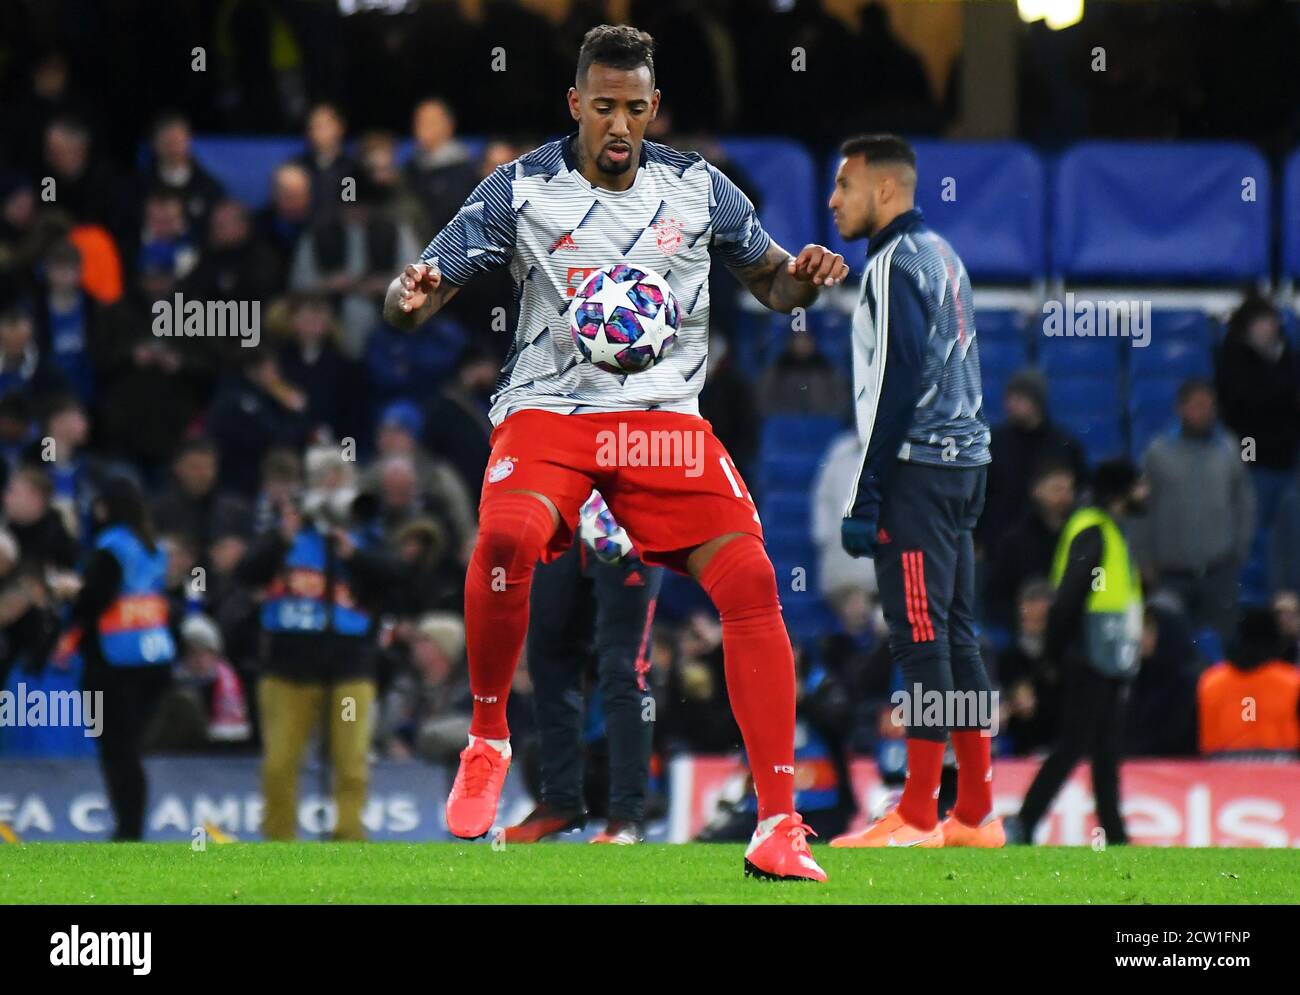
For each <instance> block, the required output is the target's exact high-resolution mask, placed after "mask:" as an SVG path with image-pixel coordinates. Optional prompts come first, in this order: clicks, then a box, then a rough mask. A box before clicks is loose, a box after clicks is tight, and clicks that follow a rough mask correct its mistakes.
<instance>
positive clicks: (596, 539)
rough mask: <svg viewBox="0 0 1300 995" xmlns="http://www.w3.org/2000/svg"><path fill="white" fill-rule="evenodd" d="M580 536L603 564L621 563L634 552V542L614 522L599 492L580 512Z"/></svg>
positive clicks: (592, 493)
mask: <svg viewBox="0 0 1300 995" xmlns="http://www.w3.org/2000/svg"><path fill="white" fill-rule="evenodd" d="M578 536H579V537H580V538H581V539H582V541H583V542H585V543H586V544H587V548H588V549H590V550H591V551H592V552H593V553H594V554H595V555H596V559H598V560H600V561H601V562H602V563H620V562H622V560H623V558H624V557H625V556H627V555H628V554H629V553H631V552H632V540H631V539H629V538H628V535H627V533H626V532H625V531H623V527H622V526H621V525H619V524H618V522H616V521H614V516H613V515H612V514H610V510H609V506H608V505H606V504H605V499H604V498H603V497H601V496H600V492H599V491H592V492H591V497H589V498H587V502H586V504H584V505H583V506H582V509H581V510H580V511H579V512H578Z"/></svg>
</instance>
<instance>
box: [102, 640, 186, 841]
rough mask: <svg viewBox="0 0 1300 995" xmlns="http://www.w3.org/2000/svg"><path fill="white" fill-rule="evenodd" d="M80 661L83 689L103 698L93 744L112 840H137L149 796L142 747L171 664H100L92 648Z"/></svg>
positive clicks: (142, 826) (167, 679)
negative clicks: (99, 730) (100, 724)
mask: <svg viewBox="0 0 1300 995" xmlns="http://www.w3.org/2000/svg"><path fill="white" fill-rule="evenodd" d="M85 659H86V669H85V671H84V677H83V684H84V687H85V688H86V690H88V691H102V692H103V695H104V698H103V709H102V712H101V714H102V715H103V716H104V727H103V731H102V733H101V734H100V737H99V739H98V740H97V741H96V745H97V746H98V748H99V767H100V770H101V771H102V772H103V775H104V784H105V786H106V787H107V788H108V801H109V804H110V805H111V806H112V808H113V818H114V821H115V822H116V826H115V828H114V831H113V839H114V840H141V839H144V832H145V806H146V804H147V802H148V794H149V786H148V783H147V781H146V779H145V771H144V760H143V756H142V754H143V750H142V745H143V740H144V736H145V732H146V731H147V730H148V728H149V723H150V721H151V720H152V718H153V716H154V712H155V711H156V710H157V706H158V702H159V700H160V699H161V698H162V695H163V692H164V691H166V690H167V686H168V685H169V684H170V683H171V678H172V673H171V665H170V664H162V665H157V666H147V667H114V666H112V665H110V664H108V663H106V662H104V660H103V658H102V657H101V656H100V655H99V654H98V651H97V650H91V651H89V652H86V653H85Z"/></svg>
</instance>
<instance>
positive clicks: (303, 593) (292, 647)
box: [236, 490, 400, 840]
mask: <svg viewBox="0 0 1300 995" xmlns="http://www.w3.org/2000/svg"><path fill="white" fill-rule="evenodd" d="M352 498H353V495H352V493H351V492H350V491H346V490H345V491H339V492H336V493H334V494H329V495H326V494H318V495H309V496H308V497H307V498H306V499H304V500H303V501H302V502H301V503H300V502H298V501H294V500H288V501H286V502H284V504H283V505H282V506H281V508H280V520H279V525H278V528H275V529H272V530H269V531H268V532H266V533H265V534H263V535H262V536H261V537H260V538H259V539H258V540H257V542H256V543H255V544H254V545H253V547H252V548H251V549H250V550H249V551H248V554H247V555H246V556H245V557H244V560H243V562H241V563H240V565H239V568H238V570H237V572H236V576H237V580H238V581H239V582H240V583H243V584H248V585H251V586H254V587H257V588H259V589H261V590H262V592H263V593H262V604H261V611H260V628H261V640H260V644H261V645H260V650H261V652H260V657H261V677H260V679H259V682H258V688H257V696H258V705H259V711H260V716H261V729H262V750H263V762H262V763H263V765H262V794H263V798H264V805H265V807H264V811H263V817H262V836H263V838H264V839H268V840H292V839H294V838H295V837H296V835H297V817H296V816H297V799H298V774H299V769H300V767H301V765H302V758H303V753H304V752H305V751H306V749H307V744H308V741H309V739H310V738H311V736H312V733H313V732H314V731H315V730H316V728H317V727H318V726H321V725H323V726H324V727H325V728H324V735H325V736H326V737H327V742H328V756H329V764H330V768H331V772H332V777H333V783H332V790H333V795H334V804H335V806H336V808H337V821H336V822H335V826H334V830H333V838H334V839H336V840H361V839H364V838H365V830H364V828H363V827H362V824H361V813H362V809H363V807H364V806H365V801H366V790H367V786H368V782H369V773H370V770H369V764H368V751H369V746H370V735H371V712H372V706H373V705H374V700H375V657H376V652H377V639H376V636H377V633H378V614H379V612H380V611H381V610H382V608H383V605H384V601H385V599H386V598H387V597H388V595H389V592H390V590H391V588H392V586H393V585H394V584H395V583H396V582H397V580H398V577H399V570H400V568H399V566H398V564H397V561H396V560H395V559H394V558H393V557H391V556H389V555H388V554H387V553H384V552H381V551H379V550H375V549H366V548H363V547H362V544H361V541H360V540H359V539H358V537H357V535H356V534H355V533H354V532H352V531H351V530H350V529H349V528H347V524H348V522H349V520H350V518H351V510H352V509H351V504H352ZM322 719H323V721H322Z"/></svg>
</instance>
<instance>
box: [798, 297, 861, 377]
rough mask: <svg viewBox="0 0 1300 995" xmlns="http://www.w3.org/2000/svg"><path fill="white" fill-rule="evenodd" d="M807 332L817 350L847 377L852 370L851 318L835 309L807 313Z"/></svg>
mask: <svg viewBox="0 0 1300 995" xmlns="http://www.w3.org/2000/svg"><path fill="white" fill-rule="evenodd" d="M808 330H809V331H810V332H812V334H813V338H814V339H816V340H817V348H818V349H819V350H820V351H821V353H822V355H824V356H825V357H826V358H827V359H829V360H830V361H831V362H832V363H834V364H835V365H836V367H838V368H839V369H841V370H843V371H844V374H845V376H849V375H851V373H852V370H853V316H852V315H849V314H845V313H844V312H843V311H840V310H839V309H837V308H826V309H825V310H822V311H810V312H808Z"/></svg>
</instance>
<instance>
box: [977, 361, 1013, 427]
mask: <svg viewBox="0 0 1300 995" xmlns="http://www.w3.org/2000/svg"><path fill="white" fill-rule="evenodd" d="M1009 379H1011V375H1010V374H1009V373H1005V372H1004V371H1002V370H1000V369H998V368H996V367H989V368H987V369H981V370H980V387H981V388H982V389H983V393H984V417H985V418H986V419H987V420H988V423H989V424H990V425H996V424H998V423H999V422H1001V421H1002V420H1004V419H1005V418H1006V410H1005V409H1004V408H1003V406H1002V394H1003V392H1004V391H1005V390H1006V387H1007V381H1008V380H1009Z"/></svg>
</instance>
